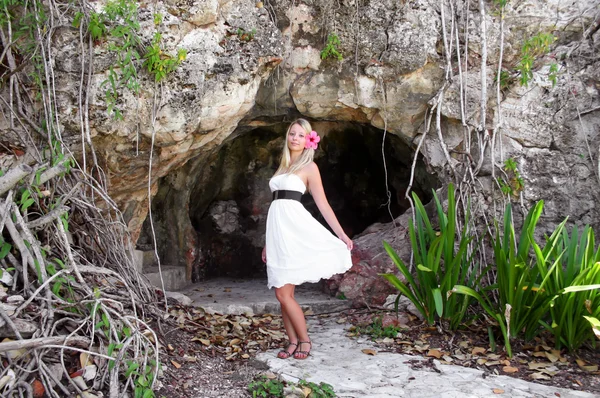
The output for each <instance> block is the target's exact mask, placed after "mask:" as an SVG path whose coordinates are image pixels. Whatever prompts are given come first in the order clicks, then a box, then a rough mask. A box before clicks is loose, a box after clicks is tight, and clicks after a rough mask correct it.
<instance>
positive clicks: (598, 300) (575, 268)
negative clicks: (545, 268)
mask: <svg viewBox="0 0 600 398" xmlns="http://www.w3.org/2000/svg"><path fill="white" fill-rule="evenodd" d="M565 222H566V220H565ZM565 222H563V223H562V224H561V226H563V227H562V228H560V227H559V230H557V232H556V234H557V235H558V237H557V239H556V244H555V245H554V246H553V247H551V250H545V251H544V252H543V253H541V255H543V256H546V257H547V258H548V261H550V262H555V261H558V262H560V264H559V266H558V267H556V268H555V269H554V270H553V273H552V275H551V277H550V281H549V283H548V284H547V289H548V291H549V293H550V294H551V295H552V296H553V298H552V301H551V304H550V316H551V321H552V323H551V325H548V324H547V323H543V324H544V326H545V327H546V328H547V329H548V330H550V331H551V332H552V333H553V334H554V337H555V345H556V347H557V348H562V347H566V348H567V349H568V350H569V351H571V352H573V351H575V350H577V349H578V348H579V347H580V346H581V345H582V344H583V343H584V342H585V341H593V330H590V329H589V328H588V327H587V326H588V320H587V319H586V318H585V317H586V316H588V317H590V316H591V317H598V316H600V262H599V261H600V248H598V249H596V247H595V239H594V231H593V230H592V228H591V227H589V226H586V227H584V229H583V231H582V233H581V235H580V234H579V231H578V229H577V227H574V228H573V230H572V232H571V236H569V233H568V232H567V231H566V228H564V223H565ZM553 235H554V234H553ZM550 239H552V237H551V238H550ZM547 246H548V245H547ZM535 250H536V252H538V250H539V249H538V248H535ZM541 255H537V257H538V258H540V257H541ZM538 263H539V261H538Z"/></svg>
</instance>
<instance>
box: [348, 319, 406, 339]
mask: <svg viewBox="0 0 600 398" xmlns="http://www.w3.org/2000/svg"><path fill="white" fill-rule="evenodd" d="M356 331H357V332H358V333H360V334H365V335H368V336H371V337H372V338H373V339H381V338H385V337H388V338H391V339H393V338H395V337H396V336H397V335H398V333H400V332H401V331H402V328H401V327H399V326H394V325H388V326H386V327H383V323H382V321H381V318H380V317H377V318H375V319H374V320H373V322H372V323H371V324H370V325H367V326H365V327H357V328H356Z"/></svg>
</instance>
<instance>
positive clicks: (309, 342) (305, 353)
mask: <svg viewBox="0 0 600 398" xmlns="http://www.w3.org/2000/svg"><path fill="white" fill-rule="evenodd" d="M298 344H310V348H309V350H312V341H298ZM297 354H300V355H304V356H305V357H308V356H309V355H310V351H301V350H296V352H294V357H296V355H297Z"/></svg>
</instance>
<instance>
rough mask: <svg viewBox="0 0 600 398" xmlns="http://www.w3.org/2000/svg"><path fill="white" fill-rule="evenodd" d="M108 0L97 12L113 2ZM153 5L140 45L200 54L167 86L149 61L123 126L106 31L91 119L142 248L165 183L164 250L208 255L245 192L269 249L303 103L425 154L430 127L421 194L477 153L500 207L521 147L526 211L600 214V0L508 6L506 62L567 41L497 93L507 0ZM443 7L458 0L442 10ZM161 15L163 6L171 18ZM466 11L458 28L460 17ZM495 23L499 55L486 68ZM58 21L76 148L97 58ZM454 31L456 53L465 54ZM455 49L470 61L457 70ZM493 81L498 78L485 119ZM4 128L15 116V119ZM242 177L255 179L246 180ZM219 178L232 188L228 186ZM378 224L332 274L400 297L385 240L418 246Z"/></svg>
mask: <svg viewBox="0 0 600 398" xmlns="http://www.w3.org/2000/svg"><path fill="white" fill-rule="evenodd" d="M102 4H103V3H102V2H99V3H98V4H95V7H97V8H98V9H101V8H102ZM155 4H156V8H154V5H153V4H150V3H140V8H139V18H140V22H141V30H140V34H141V35H142V42H143V43H144V45H148V44H149V43H150V42H151V40H152V36H153V33H154V32H155V30H159V31H160V33H161V34H162V35H163V42H164V43H165V51H167V52H170V53H174V52H175V51H176V50H177V49H179V48H182V49H185V50H187V53H188V56H187V59H186V60H185V62H184V63H183V64H182V65H181V66H180V67H179V68H178V69H177V70H176V71H175V72H174V74H173V75H172V76H171V77H170V78H168V79H167V80H166V81H165V82H164V83H160V84H155V83H154V82H153V81H152V77H150V76H149V75H147V74H141V75H140V76H141V89H140V92H139V95H133V94H132V93H131V92H124V93H123V94H122V96H121V97H120V98H119V103H118V106H119V107H120V108H121V109H123V110H124V111H125V113H124V118H123V120H118V121H115V120H113V119H111V118H110V117H109V116H108V115H107V112H106V110H107V104H106V101H105V98H104V89H103V82H104V81H105V80H106V79H107V75H108V69H109V66H110V65H111V63H112V60H113V57H114V54H112V53H111V52H110V51H108V49H107V45H106V43H98V44H97V45H95V46H94V47H93V49H94V54H93V67H94V69H93V70H94V74H93V75H92V76H91V77H90V79H91V82H92V91H91V92H90V93H89V95H90V108H89V109H90V113H89V123H90V127H91V139H92V141H93V143H94V147H95V151H96V154H97V156H98V158H99V160H100V161H99V163H100V165H101V166H102V167H103V168H104V170H105V172H106V178H107V180H108V183H109V187H110V191H111V193H112V195H113V197H114V199H115V201H116V202H117V203H118V205H119V207H120V208H121V210H122V211H123V213H124V215H125V217H126V221H127V222H128V225H129V229H130V231H131V233H132V236H133V239H134V241H137V240H138V237H140V234H141V235H142V238H141V240H140V242H138V243H139V244H142V243H143V242H142V241H143V240H144V239H145V238H147V236H148V233H149V229H148V226H147V225H146V226H144V221H145V220H147V215H148V199H149V198H148V194H149V193H148V190H150V196H152V197H153V203H154V205H153V209H154V210H155V211H154V213H155V214H154V215H155V217H156V220H155V221H156V222H155V224H156V225H155V227H156V231H157V236H158V242H159V252H160V253H161V256H163V257H165V260H166V261H167V262H169V263H172V264H179V265H182V266H186V267H187V270H188V273H187V275H188V278H189V279H192V278H193V275H192V274H193V273H194V272H196V273H197V272H198V270H200V269H202V265H201V264H203V263H204V262H205V261H206V259H207V257H206V256H207V253H206V249H207V247H206V246H205V245H204V246H203V244H202V239H203V238H202V237H199V236H198V232H197V231H198V228H199V225H200V224H201V223H202V220H203V217H204V216H205V214H207V212H208V211H210V210H209V209H210V208H211V206H213V207H212V208H213V209H214V204H213V202H218V203H223V202H225V201H229V200H235V203H236V205H235V206H236V207H237V208H239V216H240V218H239V219H238V221H237V222H238V223H239V229H240V231H239V233H240V234H241V235H240V236H244V238H243V239H246V240H245V241H244V242H245V243H244V245H246V244H248V245H249V247H252V248H253V250H254V249H256V252H257V253H259V252H260V248H261V245H262V241H261V240H262V237H261V233H260V232H259V231H260V228H261V227H262V226H263V225H264V216H265V213H266V209H267V208H268V201H269V193H268V192H267V191H266V185H264V184H265V181H266V179H268V176H269V175H270V174H271V173H272V172H273V170H274V169H275V168H276V166H277V161H278V156H279V155H278V151H279V148H280V145H281V141H280V140H279V141H278V140H277V138H275V137H280V136H281V134H282V133H283V130H284V128H285V126H286V125H287V123H289V121H290V120H292V119H293V118H295V117H298V116H304V117H307V118H309V119H312V120H313V121H315V122H316V123H317V124H316V125H318V123H322V124H321V125H320V127H322V129H323V131H324V132H327V131H328V129H332V128H331V127H327V126H332V125H335V124H340V125H341V124H346V125H351V124H353V125H356V126H361V128H363V129H364V131H369V132H373V131H376V130H379V131H381V132H382V133H383V131H384V132H385V133H386V134H393V135H394V136H395V137H396V138H398V139H399V140H401V141H402V142H403V143H405V145H406V147H407V148H409V149H410V151H414V150H416V148H417V145H418V143H419V142H420V141H421V138H422V135H423V134H426V136H425V137H424V141H423V146H422V147H421V148H420V155H419V159H420V162H422V163H420V166H419V169H418V170H417V173H416V174H417V175H416V180H417V183H418V184H421V183H422V184H424V185H423V186H424V188H423V191H428V190H429V186H427V183H426V181H428V178H429V177H428V176H427V174H428V173H429V174H434V175H435V176H436V177H435V178H436V179H438V180H439V181H440V182H441V184H444V183H445V182H447V181H449V180H450V178H451V175H450V174H449V173H450V169H449V166H450V165H456V164H458V162H461V161H462V162H464V161H467V160H465V159H466V158H468V159H469V160H468V161H470V162H472V163H473V166H474V167H475V168H476V169H477V171H478V175H477V176H476V177H477V181H476V185H477V192H478V194H477V197H474V198H472V199H473V200H474V201H475V200H476V201H478V203H480V204H481V206H482V208H483V209H484V211H488V212H489V213H490V214H491V213H492V212H493V207H492V206H490V204H491V203H492V201H493V200H494V199H497V198H498V197H499V195H500V194H499V189H498V183H497V181H494V180H493V178H492V176H493V177H495V178H502V176H503V171H502V166H503V164H502V163H503V162H504V161H505V160H507V159H509V158H512V159H514V160H515V162H516V164H517V168H518V170H519V173H520V175H521V176H522V177H523V180H524V188H523V189H522V190H519V191H518V192H516V195H515V197H513V198H512V200H513V201H515V202H516V203H519V204H522V205H523V206H524V208H528V207H530V206H531V204H532V203H534V202H535V201H537V200H541V199H543V200H545V201H546V202H547V204H546V207H545V214H544V216H543V220H542V223H541V229H544V228H546V229H549V228H552V227H553V226H554V225H556V224H557V223H558V222H559V221H562V219H563V218H564V217H566V216H570V217H571V222H572V223H575V224H593V225H594V226H595V227H598V226H599V224H598V221H597V220H598V219H599V217H598V216H599V208H598V205H597V203H598V183H599V182H600V170H599V167H598V158H599V157H600V153H599V150H598V148H599V147H600V135H599V134H598V131H600V129H599V128H598V126H599V125H600V112H599V109H600V95H599V89H600V83H599V82H600V55H599V54H600V31H599V30H598V19H599V18H600V14H598V11H597V10H598V7H597V6H598V3H597V1H595V0H584V1H580V2H577V3H564V2H560V1H558V0H551V1H544V0H531V1H527V2H514V4H513V2H509V4H508V6H507V8H506V10H505V14H506V15H505V18H504V27H503V32H504V42H503V45H502V48H503V58H502V61H503V68H504V69H505V70H506V71H507V72H509V74H510V73H513V75H514V74H515V70H517V68H518V64H519V62H520V58H521V57H522V46H523V43H524V42H525V41H526V40H528V39H529V38H531V37H533V36H535V35H536V34H538V33H552V34H553V35H554V36H555V37H556V41H555V42H553V43H551V45H550V52H549V53H547V54H540V55H538V56H537V58H536V60H535V62H534V64H533V73H532V79H531V82H530V83H529V86H527V87H525V86H520V85H519V83H518V82H517V81H515V82H508V84H507V85H506V86H505V87H503V89H502V91H501V92H500V93H499V96H498V97H497V92H496V85H495V79H494V76H495V74H496V73H497V68H498V61H499V59H500V58H499V56H500V52H499V49H500V46H501V42H500V36H501V35H500V31H501V25H500V18H499V11H498V10H497V9H496V8H494V7H495V5H494V4H495V3H493V2H484V3H483V4H484V7H485V10H483V11H484V13H483V14H484V15H485V16H484V19H483V20H482V18H481V10H480V9H479V3H478V2H473V1H471V2H467V1H462V0H461V1H455V2H439V1H433V0H407V1H393V0H369V1H364V2H358V1H356V0H343V1H333V0H323V1H319V2H315V1H301V2H298V1H291V0H281V1H277V2H275V1H264V2H258V3H255V2H252V1H248V0H244V1H229V0H196V1H192V2H180V1H178V0H165V1H159V2H157V3H155ZM440 4H445V8H444V9H443V10H442V9H441V8H440ZM467 7H468V8H467ZM442 11H443V12H442ZM155 13H160V14H162V15H163V24H161V25H160V26H158V27H156V26H155V24H154V18H153V16H154V14H155ZM453 13H454V15H455V18H457V20H458V21H459V25H460V26H461V29H459V30H451V28H450V26H451V25H450V22H451V20H452V15H453ZM442 15H444V16H445V18H444V19H442ZM483 22H485V26H486V28H487V37H486V49H487V51H486V55H487V63H486V65H482V59H483V56H484V46H482V41H481V27H482V23H483ZM443 29H446V31H445V35H444V34H443V33H442V31H443ZM58 33H59V34H55V42H54V49H53V50H54V54H53V59H54V60H55V70H56V77H55V78H56V84H57V96H58V98H59V100H58V110H59V114H60V115H59V120H60V125H61V126H62V128H63V130H64V131H63V132H62V133H63V136H64V137H65V139H67V140H69V141H68V142H70V143H72V144H73V145H72V150H74V151H81V143H80V142H79V141H80V135H81V132H80V128H79V121H80V116H81V115H80V114H79V112H78V109H79V108H78V89H79V86H78V83H76V82H78V80H77V79H78V78H79V73H80V72H81V70H82V68H87V66H88V64H87V63H88V62H89V59H88V58H86V59H83V58H81V57H77V56H73V54H80V53H81V52H80V51H79V48H78V35H79V32H78V31H77V30H74V29H71V28H69V27H61V28H60V30H59V32H58ZM467 33H468V40H467V38H466V36H465V35H466V34H467ZM331 34H335V35H336V36H337V37H338V38H339V40H340V42H339V43H340V44H339V46H338V48H337V50H338V51H339V53H340V54H341V55H342V57H343V59H342V60H341V61H340V60H338V59H337V58H327V59H323V58H322V57H321V51H322V50H323V49H324V48H325V47H326V46H327V43H328V37H329V35H331ZM444 40H446V44H447V46H451V48H452V50H451V52H450V53H448V55H449V57H447V51H446V50H445V46H444ZM457 43H458V45H459V49H460V53H457V52H456V46H457ZM465 49H466V52H465ZM457 57H459V59H460V68H458V64H457V62H456V59H457ZM449 58H450V60H451V61H452V65H453V66H454V67H453V68H450V69H447V66H446V65H447V61H448V59H449ZM552 63H555V64H556V65H557V72H556V73H554V72H551V71H550V64H552ZM482 69H483V70H484V71H485V74H484V75H485V76H484V77H483V78H482V77H481V75H482V73H481V71H482ZM75 77H77V78H75ZM554 78H555V84H553V83H552V80H553V79H554ZM461 79H462V81H464V86H463V89H462V90H461V85H460V81H461ZM482 82H484V83H482ZM482 84H484V85H485V87H486V88H487V94H486V98H484V99H483V100H484V102H485V103H486V104H487V109H486V113H485V114H484V115H482V114H481V106H480V104H481V89H482ZM440 93H443V97H442V96H441V95H440ZM461 104H462V105H463V107H462V108H461ZM438 105H439V109H440V122H439V126H436V121H435V111H437V109H438V108H437V106H438ZM432 116H433V119H431V120H430V119H429V118H430V117H432ZM482 116H485V120H486V122H485V124H484V125H482V123H481V120H482V119H483V118H482ZM6 123H7V122H6V120H4V119H3V120H0V124H1V127H2V128H3V130H6V129H5V127H6ZM427 128H429V130H427ZM436 128H439V131H440V134H437V133H436ZM261 129H262V130H261ZM251 131H254V132H256V131H262V132H263V133H264V132H265V131H269V132H270V133H269V134H271V133H272V134H273V135H269V136H268V137H266V138H265V137H263V136H261V137H255V136H253V135H252V136H250V135H249V132H251ZM263 133H260V134H263ZM257 134H258V133H257ZM265 134H266V133H265ZM244 137H246V138H244ZM440 137H442V141H440ZM469 137H470V138H469ZM494 137H495V138H496V142H495V143H494V148H493V150H494V157H493V159H494V161H495V163H496V164H495V165H494V164H492V156H491V153H492V144H491V141H492V138H494ZM236 140H242V141H239V142H238V141H236ZM236 142H238V144H235V143H236ZM332 142H333V141H332ZM242 143H243V145H242ZM152 145H153V146H152ZM235 145H238V146H240V148H238V149H237V150H236V151H234V152H230V153H231V154H233V155H231V156H232V157H231V158H226V156H224V153H225V152H223V151H224V150H225V149H226V148H228V147H231V146H235ZM469 145H470V146H469ZM444 147H445V148H447V151H448V154H446V153H445V152H444V150H443V148H444ZM410 151H409V153H406V154H405V153H402V155H401V156H402V157H404V160H405V162H404V166H403V167H406V168H407V169H408V168H409V167H410V165H411V164H412V157H413V156H414V152H413V153H410ZM151 152H152V162H151V164H152V175H151V177H150V189H148V171H149V164H150V153H151ZM466 152H469V156H465V153H466ZM79 155H80V156H81V153H80V154H79ZM355 156H361V154H360V153H358V154H355ZM398 156H399V157H400V155H398ZM335 161H336V160H335V159H334V160H332V162H335ZM398 164H400V163H398ZM398 167H400V166H398ZM242 175H243V176H245V177H244V178H245V179H244V180H243V181H246V182H247V184H248V186H240V184H241V183H240V181H242V180H240V176H242ZM248 176H250V177H248ZM246 177H248V178H246ZM469 178H470V177H469ZM198 181H201V182H202V183H198ZM211 181H212V182H211ZM214 181H221V183H220V184H219V185H218V186H217V185H215V184H214ZM351 182H352V181H351ZM244 184H246V183H244ZM348 184H349V183H348ZM402 184H404V185H405V186H402ZM392 185H393V188H394V189H395V191H394V192H395V193H396V194H397V197H395V198H394V200H395V203H397V202H398V201H399V200H403V198H404V191H403V190H405V189H407V184H405V182H402V183H398V182H396V183H392ZM261 190H263V191H261ZM259 192H263V193H260V194H259ZM234 194H235V195H237V196H235V195H234ZM332 195H335V193H332ZM234 196H235V197H234ZM340 203H341V202H340ZM488 206H490V207H489V208H488ZM217 213H219V212H217ZM225 213H226V214H233V213H231V212H225ZM491 215H492V217H493V214H491ZM146 222H147V221H146ZM407 222H408V221H407V220H406V217H404V218H402V217H401V218H400V219H397V220H396V223H399V224H400V225H404V226H405V225H406V223H407ZM217 224H218V223H217ZM221 224H222V225H221ZM221 224H219V225H221V230H222V231H226V232H227V233H229V229H230V228H233V227H234V225H235V228H238V226H237V225H238V224H234V223H227V222H226V223H221ZM249 225H250V226H251V228H250V227H248V226H249ZM211 228H212V227H211ZM245 228H247V229H245ZM377 228H378V232H370V233H369V232H363V233H362V234H361V235H360V236H359V237H357V238H356V242H357V250H356V253H355V255H354V262H355V265H354V268H353V270H352V271H350V272H349V273H348V274H346V275H344V276H343V277H337V278H335V279H334V280H332V281H331V282H330V283H329V287H330V288H332V289H340V291H342V292H344V293H345V294H346V295H347V296H348V297H352V298H356V299H357V300H359V301H360V300H362V301H364V302H369V301H372V302H377V303H380V302H381V303H382V302H383V301H385V296H386V295H387V293H389V288H388V287H387V286H386V285H385V284H384V283H383V282H382V281H381V280H380V278H377V276H376V275H377V274H378V273H380V272H382V271H388V270H391V269H392V268H391V267H392V266H391V262H390V261H389V259H387V257H386V255H385V254H384V252H383V249H382V248H381V240H382V239H386V240H390V241H394V242H396V243H395V245H396V247H397V248H398V250H399V251H400V252H401V255H403V256H406V255H408V254H409V252H408V250H409V248H408V242H407V241H406V238H405V236H404V235H403V234H402V233H399V232H398V229H397V227H394V226H393V225H392V224H387V225H378V227H377ZM246 231H251V232H246ZM367 231H369V230H367ZM355 232H359V231H355ZM234 233H237V232H234ZM146 243H147V242H146ZM252 261H255V260H252ZM256 261H258V260H256ZM256 267H259V265H256Z"/></svg>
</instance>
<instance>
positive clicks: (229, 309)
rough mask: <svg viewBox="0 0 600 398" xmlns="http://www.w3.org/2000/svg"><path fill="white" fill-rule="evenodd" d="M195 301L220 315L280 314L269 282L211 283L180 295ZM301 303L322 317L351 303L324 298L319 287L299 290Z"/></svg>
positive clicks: (298, 295)
mask: <svg viewBox="0 0 600 398" xmlns="http://www.w3.org/2000/svg"><path fill="white" fill-rule="evenodd" d="M180 292H181V293H183V294H185V295H186V296H187V297H189V298H190V299H191V300H192V303H191V304H192V305H195V306H197V307H202V308H204V309H205V310H206V311H208V312H210V313H212V312H218V313H221V314H244V313H246V314H247V313H251V314H266V313H271V314H279V313H280V308H279V302H278V301H277V299H276V298H275V291H274V290H273V289H268V288H267V280H266V279H227V278H218V279H209V280H207V281H205V282H202V283H198V284H196V285H193V286H189V287H187V288H185V289H183V290H181V291H180ZM295 293H296V294H295V296H296V299H297V300H298V303H300V305H301V306H302V309H303V310H304V311H306V310H308V309H311V310H312V311H313V312H314V313H316V314H320V313H324V312H330V311H341V310H343V309H345V308H349V305H350V303H349V302H348V301H345V300H338V299H336V298H335V297H331V296H329V295H328V294H325V293H323V292H322V291H321V289H320V288H319V284H317V283H305V284H303V285H300V286H297V287H296V292H295Z"/></svg>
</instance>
